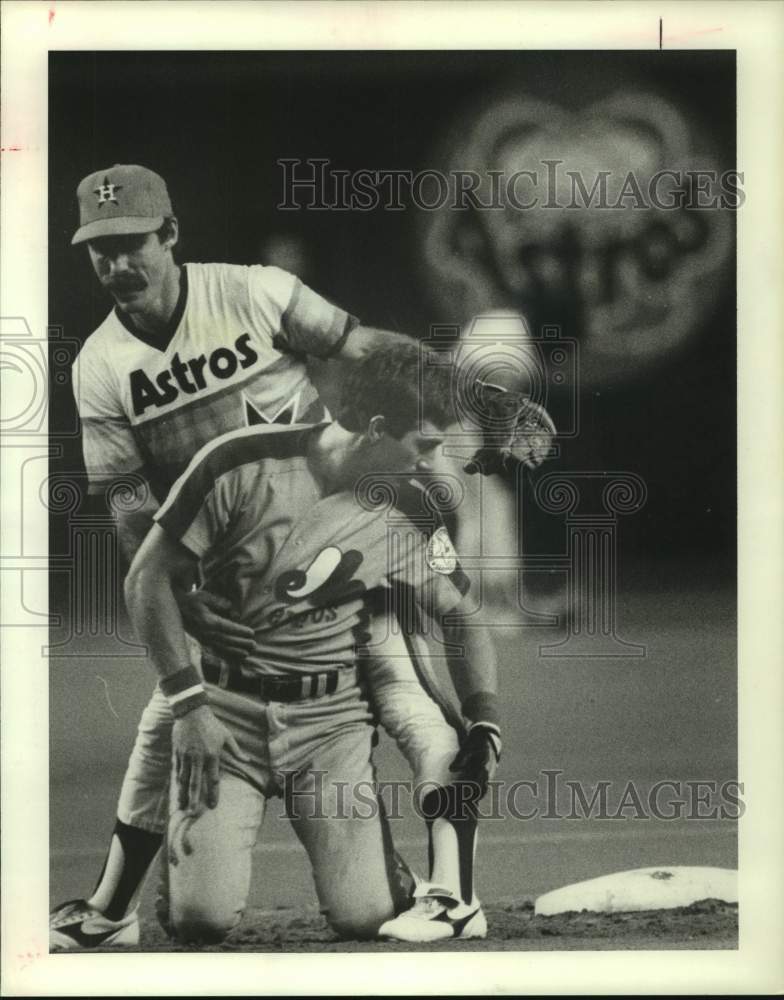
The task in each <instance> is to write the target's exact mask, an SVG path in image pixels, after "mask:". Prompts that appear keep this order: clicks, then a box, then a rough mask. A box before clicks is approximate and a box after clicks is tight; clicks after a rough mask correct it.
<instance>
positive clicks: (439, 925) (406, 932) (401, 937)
mask: <svg viewBox="0 0 784 1000" xmlns="http://www.w3.org/2000/svg"><path fill="white" fill-rule="evenodd" d="M378 936H379V937H382V938H391V939H392V940H393V941H409V942H411V943H413V944H421V943H423V942H428V941H445V940H447V939H450V938H458V939H459V940H461V941H465V940H467V939H468V938H483V937H486V936H487V920H486V919H485V915H484V913H483V912H482V907H481V906H480V904H479V902H478V901H474V902H473V903H471V904H470V905H469V904H468V903H464V902H463V901H462V900H460V899H458V898H457V896H455V895H454V893H452V892H450V891H449V889H442V888H440V887H439V886H436V885H432V884H430V883H428V882H422V883H421V884H420V885H418V886H417V887H416V889H415V890H414V904H413V906H412V907H411V908H410V909H408V910H405V911H404V912H403V913H401V914H400V915H399V916H397V917H394V919H392V920H387V921H386V923H383V924H382V925H381V927H380V928H379V930H378Z"/></svg>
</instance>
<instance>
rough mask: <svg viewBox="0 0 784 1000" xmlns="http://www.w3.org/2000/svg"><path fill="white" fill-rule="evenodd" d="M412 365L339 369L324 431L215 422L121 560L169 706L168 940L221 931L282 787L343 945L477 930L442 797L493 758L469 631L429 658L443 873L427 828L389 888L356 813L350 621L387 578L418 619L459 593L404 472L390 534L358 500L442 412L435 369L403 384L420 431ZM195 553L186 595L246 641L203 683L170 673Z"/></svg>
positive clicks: (410, 349) (368, 825) (468, 846)
mask: <svg viewBox="0 0 784 1000" xmlns="http://www.w3.org/2000/svg"><path fill="white" fill-rule="evenodd" d="M418 370H419V351H418V349H417V347H416V346H413V345H412V346H407V347H403V348H397V347H394V348H384V349H380V350H379V351H378V352H376V353H375V354H374V355H373V356H369V357H368V358H367V359H365V361H363V362H361V363H360V364H359V365H358V367H357V370H356V372H355V373H354V375H353V376H352V379H351V381H350V384H349V386H348V388H350V390H351V391H350V393H347V399H350V400H351V402H350V403H348V402H347V404H346V409H345V410H344V411H343V412H342V413H341V414H340V415H339V417H338V422H336V423H332V424H322V425H318V426H316V427H311V428H307V429H304V428H301V427H293V428H280V429H277V428H275V429H273V428H265V429H249V430H245V431H236V432H233V433H231V434H228V435H226V436H224V437H223V438H220V439H218V441H216V442H215V443H214V444H213V445H209V446H207V447H206V448H204V449H202V451H201V452H199V453H198V454H197V456H196V457H195V458H194V460H193V461H192V463H191V465H190V466H189V468H188V470H187V471H186V472H185V474H184V475H183V476H182V477H181V479H180V480H179V481H178V482H177V483H176V484H175V486H174V488H173V490H172V492H171V493H170V495H169V497H168V499H167V500H166V501H165V503H164V504H163V506H162V507H161V509H160V510H159V511H158V513H157V514H156V516H155V519H156V521H157V526H156V527H155V528H153V530H152V531H151V533H150V534H149V535H148V537H147V539H146V540H145V542H144V543H143V545H142V547H141V549H140V551H139V553H138V555H137V557H136V559H135V561H134V563H133V566H132V568H131V571H130V573H129V576H128V579H127V581H126V594H127V598H128V603H129V607H130V609H131V613H132V616H133V618H134V621H135V623H136V626H137V629H138V631H139V634H140V636H141V637H142V638H143V639H144V641H145V642H146V643H147V644H148V647H149V650H150V656H151V660H152V662H153V665H154V666H155V668H156V670H157V672H158V674H159V678H160V684H159V688H158V692H157V694H156V697H157V698H159V699H160V700H162V701H168V703H169V705H170V707H171V710H172V711H173V712H174V714H175V715H176V716H177V722H176V724H175V727H174V748H175V760H176V768H177V770H176V779H175V781H174V782H173V785H172V795H173V804H172V817H171V820H170V825H169V835H170V836H169V840H170V843H169V851H168V857H169V859H170V861H169V904H168V910H169V912H168V914H167V918H166V921H165V922H166V923H167V924H168V925H169V926H170V928H171V929H172V930H173V932H174V933H175V934H176V935H177V936H178V937H180V938H182V939H184V940H219V939H221V938H222V937H223V936H224V935H225V934H226V933H227V932H228V931H229V930H231V928H232V927H233V926H235V925H236V923H237V922H238V920H239V918H240V916H241V914H242V911H243V909H244V907H245V903H246V900H247V894H248V887H249V882H250V864H251V850H252V848H253V845H254V843H255V840H256V836H257V834H258V830H259V826H260V823H261V819H262V815H263V811H264V805H265V801H266V799H267V798H268V797H269V796H270V795H275V794H281V795H283V796H284V797H285V801H286V807H287V813H288V815H289V817H290V819H291V821H292V823H293V825H294V829H295V831H296V833H297V835H298V837H299V839H300V840H301V842H302V843H303V845H304V847H305V849H306V850H307V852H308V855H309V857H310V861H311V865H312V868H313V873H314V879H315V883H316V888H317V892H318V896H319V900H320V903H321V905H322V909H323V911H324V912H325V914H326V916H327V918H328V920H329V921H330V923H331V924H332V926H333V927H334V928H335V929H336V930H338V931H339V932H340V933H342V934H343V935H347V936H360V937H369V936H374V935H376V934H378V933H380V934H381V935H382V936H389V937H397V938H399V939H402V940H420V941H428V940H438V939H441V938H445V937H476V936H484V934H485V932H486V923H485V919H484V916H483V914H482V911H481V908H480V906H479V903H478V901H477V900H476V898H475V897H474V895H473V885H472V860H473V850H474V833H475V828H476V814H475V809H473V808H472V805H471V803H468V805H466V796H465V795H463V796H455V795H454V794H453V796H452V800H453V801H452V802H450V796H449V792H448V789H449V788H451V789H457V788H459V787H462V786H463V785H464V784H465V783H472V784H469V785H468V787H473V783H474V782H475V783H476V793H475V796H474V797H476V795H479V794H481V785H482V782H483V781H486V779H487V773H488V768H491V767H492V764H493V762H494V761H495V759H496V756H495V755H496V750H497V747H498V742H497V740H498V731H497V728H496V724H495V723H497V714H496V713H497V710H496V707H495V690H494V689H495V673H494V665H493V664H492V662H491V660H489V659H488V652H487V644H486V642H485V641H484V640H485V638H486V637H484V636H481V635H477V636H476V641H475V643H474V647H475V650H477V651H479V653H480V655H474V656H471V655H468V656H463V655H460V656H455V657H454V658H452V659H450V668H452V671H453V678H454V680H455V683H456V687H457V688H458V692H459V694H460V697H461V702H462V706H463V711H464V712H466V713H467V716H468V718H469V719H472V717H473V723H474V725H473V726H472V730H471V734H470V736H469V738H468V740H467V741H466V744H465V747H464V751H463V752H462V753H461V754H456V753H450V754H449V755H448V757H447V758H446V759H444V760H442V761H441V773H440V777H439V778H436V777H434V778H433V780H434V781H438V784H439V786H440V787H437V788H436V789H434V790H432V791H430V792H429V793H428V795H427V796H426V807H425V815H426V816H428V817H429V818H430V820H431V821H433V820H434V819H435V823H438V822H439V820H440V821H441V822H442V823H443V824H444V825H445V826H446V827H447V828H451V831H452V835H453V836H454V838H455V840H456V841H457V850H455V851H454V852H453V853H454V858H455V859H458V861H459V864H458V867H457V869H456V870H454V871H452V870H451V864H450V861H449V857H448V856H449V854H450V848H449V847H447V848H446V849H444V847H443V841H442V842H441V843H439V839H438V838H437V837H434V836H432V826H434V825H435V823H433V822H431V851H432V853H433V855H434V865H433V870H432V871H431V881H430V883H427V884H423V885H420V886H419V887H418V888H417V890H416V893H415V897H414V905H413V906H412V907H409V906H408V903H409V900H408V899H407V897H406V895H404V894H401V891H400V886H399V884H398V883H396V882H395V881H394V880H392V879H390V875H389V871H390V858H389V850H388V847H387V845H386V844H385V838H384V830H383V825H382V823H381V822H380V817H379V815H378V812H377V811H370V812H368V810H367V805H368V799H367V794H368V791H369V789H370V788H371V787H372V782H373V768H372V763H371V747H372V735H373V718H372V714H371V711H370V708H369V703H368V697H367V693H366V688H365V685H364V680H363V677H364V674H363V673H358V672H357V669H356V663H357V657H358V655H359V654H360V653H361V651H362V650H363V649H364V648H365V645H366V643H367V642H368V641H369V640H370V639H371V632H370V629H369V623H370V622H371V621H372V620H373V618H374V617H376V616H377V613H378V605H379V602H380V601H383V600H384V597H385V593H386V594H387V595H389V597H390V600H393V598H392V597H391V592H392V591H395V590H398V589H404V590H406V591H407V592H408V593H409V594H410V595H411V598H412V600H413V601H414V602H415V603H416V605H417V606H419V607H421V608H422V610H423V611H424V612H425V613H427V614H429V615H433V616H435V617H437V618H440V617H441V616H442V615H443V614H445V613H446V612H449V611H453V610H454V609H455V608H457V607H459V605H460V602H461V599H462V595H463V594H464V593H465V590H466V589H467V580H466V578H465V576H464V575H463V574H462V571H461V569H460V566H459V563H458V561H457V558H456V556H455V553H454V550H453V549H452V548H451V546H450V545H449V541H448V535H447V534H446V529H445V527H444V526H443V524H440V523H439V521H438V519H437V516H435V515H434V513H433V512H432V509H431V507H430V506H429V505H428V504H427V503H426V502H425V500H424V492H423V489H422V487H421V485H420V484H419V483H417V481H416V479H413V478H412V479H408V478H404V479H403V480H398V481H397V482H396V483H395V485H394V486H393V489H392V495H393V496H394V502H395V504H396V505H397V507H398V509H399V512H402V513H403V514H404V515H405V519H404V524H405V527H401V525H400V518H398V520H397V528H396V530H395V532H394V534H392V535H391V534H390V528H389V524H390V520H389V517H388V510H387V505H382V506H381V507H379V504H378V502H376V503H373V502H372V500H366V501H365V502H364V503H363V502H362V500H361V497H360V499H358V495H361V494H362V490H361V479H362V477H363V476H366V475H367V474H368V473H373V472H376V473H378V472H382V471H383V472H385V473H387V472H390V471H391V472H393V473H394V472H403V473H406V474H407V476H414V475H415V474H416V473H417V471H418V470H419V468H420V465H421V461H422V459H423V457H424V458H427V456H428V455H430V454H432V453H433V452H434V451H435V450H436V449H437V448H438V447H439V445H440V443H441V442H440V432H441V431H442V429H443V428H444V427H445V426H447V425H448V424H449V423H450V422H451V420H452V417H451V411H450V399H451V397H450V394H451V383H450V374H449V372H448V371H445V370H444V368H443V367H442V368H431V369H430V372H429V377H428V378H427V379H426V382H425V385H424V386H423V392H422V400H421V401H422V403H423V409H424V412H423V417H424V420H423V421H422V422H420V418H419V416H418V411H419V403H420V400H419V399H418V398H417V397H418V393H419V388H418V385H417V382H418V379H417V374H418ZM350 427H357V428H359V427H361V428H364V429H363V430H349V429H347V428H350ZM374 495H376V492H375V491H374V490H372V489H369V490H367V491H366V497H367V498H372V497H373V496H374ZM437 537H439V538H440V539H441V543H440V545H438V544H437V543H435V542H434V539H436V538H437ZM199 561H200V566H201V570H202V573H203V575H204V580H205V583H204V586H205V587H206V588H207V589H208V590H214V591H215V592H217V593H220V594H221V595H223V596H225V597H226V598H227V599H229V600H230V601H231V602H232V605H233V606H234V607H236V608H237V609H238V611H239V616H240V620H241V621H243V622H244V623H246V624H248V626H249V627H251V628H253V630H254V637H255V648H254V650H253V652H252V653H251V654H250V655H249V656H248V657H247V658H246V659H245V661H244V662H243V663H242V664H241V665H240V664H238V663H236V662H234V663H232V662H231V661H230V660H225V659H223V660H221V659H220V658H215V657H213V656H211V655H205V657H204V660H203V666H202V675H203V681H204V682H206V683H203V682H202V676H200V674H199V672H198V671H197V670H196V669H195V668H194V667H193V666H191V665H190V664H189V663H188V647H187V645H186V642H185V633H184V630H183V626H182V623H181V619H180V613H179V609H178V607H177V602H176V600H175V597H174V592H175V590H176V588H177V586H178V581H179V580H180V579H186V580H187V579H189V577H190V575H191V574H192V573H193V570H194V567H195V565H196V564H197V562H199ZM384 588H386V590H385V589H384ZM447 629H448V626H447ZM466 652H468V651H466ZM477 713H478V714H479V716H481V718H478V717H477ZM488 716H489V717H491V718H488ZM439 724H440V726H441V727H442V728H443V729H445V730H448V729H449V726H448V724H447V723H446V721H445V720H444V719H443V717H440V723H438V722H436V718H435V716H434V717H433V719H432V720H431V730H432V729H435V728H436V726H437V725H439ZM431 735H432V731H431ZM455 749H456V748H455ZM222 750H223V753H222V754H221V751H222ZM478 758H480V759H481V763H478ZM431 773H434V772H431ZM219 789H220V794H218V790H219ZM469 797H470V796H469ZM456 798H461V799H462V805H463V810H462V813H461V812H460V810H458V809H455V808H454V807H453V806H454V800H455V799H456ZM427 800H429V802H428V801H427ZM202 801H204V804H206V806H207V807H209V808H207V809H203V808H202ZM186 828H187V836H186V835H184V831H185V829H186ZM445 883H446V884H445ZM401 909H402V910H403V911H404V912H403V913H402V914H401V915H398V916H397V917H396V914H397V913H398V912H399V911H400V910H401ZM412 930H416V934H415V936H413V935H412Z"/></svg>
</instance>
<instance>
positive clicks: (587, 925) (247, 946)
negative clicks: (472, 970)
mask: <svg viewBox="0 0 784 1000" xmlns="http://www.w3.org/2000/svg"><path fill="white" fill-rule="evenodd" d="M485 912H486V913H487V920H488V925H489V932H488V937H487V939H486V940H484V941H444V942H438V943H436V944H428V945H421V946H416V945H409V944H400V943H393V942H381V941H340V940H338V939H337V937H336V936H335V935H334V934H333V933H332V932H331V931H330V930H329V928H328V927H327V925H326V923H325V922H324V919H323V918H322V917H321V916H320V915H319V914H318V913H317V912H315V911H309V912H303V911H302V910H296V911H295V910H283V909H281V910H249V911H248V913H247V914H246V916H245V919H244V920H243V922H242V924H241V925H240V927H239V928H238V929H237V930H236V931H234V933H233V934H232V935H231V937H230V939H229V940H228V941H226V942H224V943H223V944H221V945H213V946H209V947H206V946H205V947H197V946H182V945H174V944H172V943H171V942H170V941H169V940H168V939H167V938H166V936H165V935H164V933H163V931H162V930H161V929H160V927H158V925H157V924H155V923H154V922H153V921H149V920H148V921H145V922H143V924H142V936H141V942H140V947H139V949H138V950H139V951H145V952H152V951H157V952H161V951H170V952H182V951H211V952H313V953H320V952H389V951H570V950H573V951H619V950H624V951H634V950H642V949H665V950H666V949H697V950H708V949H733V948H737V947H738V907H737V906H736V905H732V904H729V903H724V902H721V901H719V900H710V899H709V900H703V901H701V902H699V903H695V904H694V905H693V906H689V907H681V908H678V909H673V910H652V911H646V912H642V913H614V914H598V913H587V912H585V911H583V912H582V913H568V914H562V915H559V916H554V917H541V916H539V917H537V916H534V907H533V903H532V902H531V901H529V900H526V901H524V902H520V903H496V904H490V905H486V906H485ZM107 950H110V949H107Z"/></svg>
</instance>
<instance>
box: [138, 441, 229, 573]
mask: <svg viewBox="0 0 784 1000" xmlns="http://www.w3.org/2000/svg"><path fill="white" fill-rule="evenodd" d="M214 452H215V445H214V444H209V445H206V446H205V447H204V448H202V449H201V450H200V451H198V452H197V453H196V455H195V456H194V457H193V459H192V461H191V463H190V465H189V466H188V468H187V469H186V470H185V472H183V474H182V475H181V476H180V478H179V479H178V480H177V481H176V482H175V483H174V485H173V486H172V488H171V490H170V492H169V495H168V496H167V497H166V499H165V500H164V502H163V504H162V506H161V507H160V509H159V510H158V511H157V512H156V513H155V515H154V518H153V520H155V521H156V522H157V523H158V524H159V525H160V526H161V527H162V528H163V530H164V531H165V532H166V534H167V535H168V536H169V537H170V538H172V539H174V540H175V541H178V542H181V543H182V544H183V545H184V546H185V547H186V548H187V549H189V550H190V551H191V552H193V554H194V555H195V556H197V557H198V558H199V559H201V558H202V557H203V556H204V555H205V554H206V553H207V552H208V551H209V550H210V549H211V548H212V547H213V546H214V545H215V544H216V543H217V542H218V541H219V540H220V538H221V537H222V535H223V534H224V533H225V531H226V528H227V525H228V524H229V522H230V521H231V517H232V512H233V509H234V500H235V494H236V489H235V481H234V477H233V476H232V474H231V472H228V473H224V474H223V475H221V476H219V477H217V478H216V475H215V462H214V461H213V460H212V459H213V456H214Z"/></svg>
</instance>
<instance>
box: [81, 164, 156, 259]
mask: <svg viewBox="0 0 784 1000" xmlns="http://www.w3.org/2000/svg"><path fill="white" fill-rule="evenodd" d="M76 197H77V198H78V200H79V228H78V229H77V230H76V233H75V234H74V237H73V239H72V240H71V243H72V244H73V243H84V242H85V241H86V240H95V239H98V238H99V237H101V236H125V235H129V234H134V233H154V232H155V230H156V229H160V227H161V226H162V225H163V222H164V219H166V218H167V217H168V216H170V215H173V214H174V213H173V211H172V206H171V200H170V199H169V192H168V191H167V190H166V182H165V181H164V179H163V178H162V177H160V176H159V175H158V174H156V173H155V172H154V171H152V170H148V169H147V167H139V166H136V165H135V164H122V163H115V165H114V166H113V167H107V168H106V169H105V170H96V171H95V173H93V174H89V176H87V177H85V178H84V180H83V181H82V182H81V183H80V184H79V187H78V188H77V189H76Z"/></svg>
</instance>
